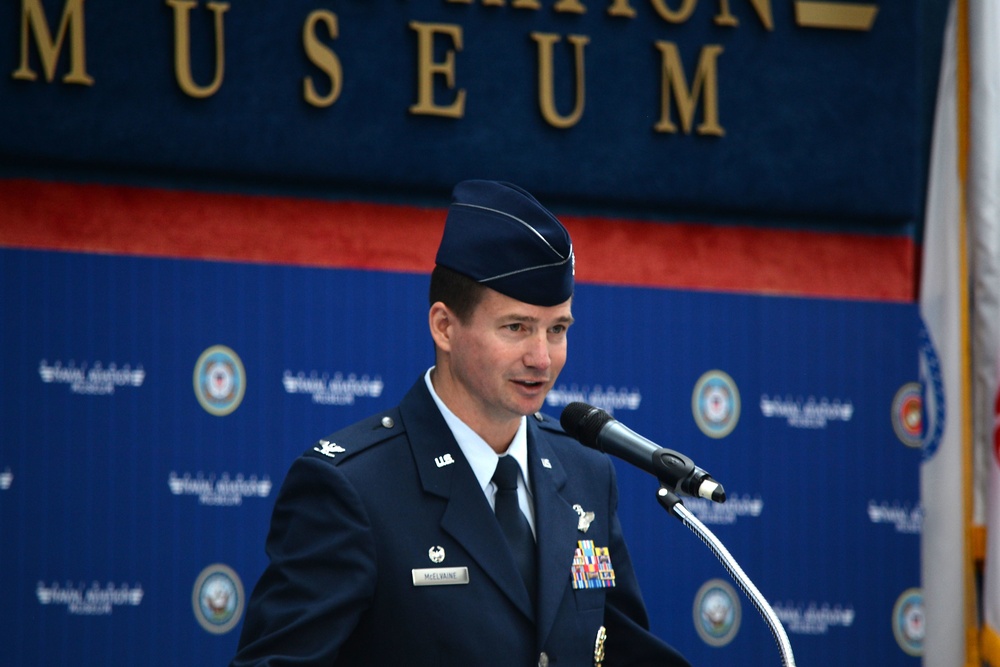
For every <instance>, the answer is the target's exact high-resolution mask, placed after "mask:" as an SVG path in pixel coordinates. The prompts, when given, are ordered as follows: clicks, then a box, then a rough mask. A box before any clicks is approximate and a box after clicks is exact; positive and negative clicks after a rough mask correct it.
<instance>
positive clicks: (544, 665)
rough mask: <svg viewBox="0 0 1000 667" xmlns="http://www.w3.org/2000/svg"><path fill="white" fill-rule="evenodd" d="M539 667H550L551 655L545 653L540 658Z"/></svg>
mask: <svg viewBox="0 0 1000 667" xmlns="http://www.w3.org/2000/svg"><path fill="white" fill-rule="evenodd" d="M538 667H549V654H548V653H546V652H545V651H542V652H541V654H540V655H539V656H538Z"/></svg>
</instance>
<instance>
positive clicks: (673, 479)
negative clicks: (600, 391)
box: [559, 402, 726, 503]
mask: <svg viewBox="0 0 1000 667" xmlns="http://www.w3.org/2000/svg"><path fill="white" fill-rule="evenodd" d="M559 423H560V424H562V427H563V430H565V431H566V432H567V433H568V434H570V435H571V436H572V437H573V438H575V439H577V440H579V441H580V442H581V443H582V444H584V445H586V446H587V447H590V448H592V449H596V450H599V451H602V452H605V453H607V454H614V455H615V456H617V457H619V458H621V459H623V460H625V461H627V462H629V463H631V464H632V465H634V466H636V467H639V468H642V469H643V470H645V471H646V472H648V473H652V474H653V475H655V476H656V477H657V478H658V479H659V480H660V482H661V483H662V484H664V485H665V486H666V487H667V488H669V489H671V490H673V491H675V492H676V493H680V494H683V495H687V496H692V497H701V498H705V499H707V500H712V501H715V502H717V503H722V502H725V501H726V492H725V490H724V489H723V488H722V485H721V484H719V483H718V482H716V481H715V480H714V479H712V476H711V475H709V474H708V473H707V472H705V471H704V470H702V469H701V468H699V467H698V466H696V465H695V464H694V462H693V461H692V460H691V459H689V458H688V457H686V456H684V455H683V454H681V453H680V452H675V451H674V450H672V449H667V448H666V447H660V446H659V445H657V444H656V443H654V442H651V441H650V440H647V439H646V438H644V437H642V436H641V435H639V434H638V433H636V432H635V431H633V430H632V429H630V428H628V427H627V426H625V425H624V424H622V423H621V422H620V421H618V420H616V419H615V418H614V417H612V416H611V415H609V414H608V413H607V412H605V411H604V410H601V409H600V408H595V407H594V406H592V405H587V404H586V403H580V402H575V403H570V404H569V405H567V406H566V407H565V408H563V412H562V416H560V417H559Z"/></svg>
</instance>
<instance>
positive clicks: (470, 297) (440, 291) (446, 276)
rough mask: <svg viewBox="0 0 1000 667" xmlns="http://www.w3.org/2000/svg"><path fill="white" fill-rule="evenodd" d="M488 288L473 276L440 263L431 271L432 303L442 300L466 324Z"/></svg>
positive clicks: (430, 296)
mask: <svg viewBox="0 0 1000 667" xmlns="http://www.w3.org/2000/svg"><path fill="white" fill-rule="evenodd" d="M487 289H489V288H488V287H485V286H484V285H480V284H479V283H477V282H476V281H475V280H473V279H472V278H467V277H465V276H463V275H462V274H461V273H458V272H456V271H452V270H451V269H449V268H446V267H443V266H440V265H438V266H435V267H434V270H433V271H431V289H430V295H429V299H430V305H434V304H435V303H437V302H438V301H440V302H441V303H443V304H444V305H446V306H448V308H449V309H450V310H451V312H453V313H455V317H457V318H458V320H459V321H460V322H462V323H463V324H464V323H466V322H468V321H469V320H470V319H471V318H472V313H473V312H475V310H476V306H478V305H479V302H480V301H482V300H483V296H484V295H485V294H486V290H487Z"/></svg>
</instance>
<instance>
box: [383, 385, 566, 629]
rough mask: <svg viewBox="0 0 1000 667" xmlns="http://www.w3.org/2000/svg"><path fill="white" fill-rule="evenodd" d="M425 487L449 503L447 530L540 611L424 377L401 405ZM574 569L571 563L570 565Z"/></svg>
mask: <svg viewBox="0 0 1000 667" xmlns="http://www.w3.org/2000/svg"><path fill="white" fill-rule="evenodd" d="M399 411H400V416H401V418H402V420H403V425H404V427H405V428H406V433H407V436H408V438H409V441H410V448H411V450H412V452H413V460H414V462H415V464H416V467H417V470H418V472H419V475H420V481H421V484H422V485H423V487H424V491H426V492H427V493H432V494H434V495H437V496H440V497H441V498H444V499H445V500H446V501H447V506H446V508H445V511H444V513H443V514H442V516H441V528H442V530H444V531H445V532H446V533H448V534H449V535H451V536H452V537H453V538H454V539H455V541H457V542H458V543H459V544H461V545H462V547H463V548H464V549H465V550H466V551H468V553H469V555H470V556H472V558H473V560H475V561H476V563H477V564H478V565H479V566H480V567H481V568H482V569H483V571H484V572H486V574H487V576H489V577H490V579H492V580H493V582H494V583H495V584H496V585H497V587H498V588H499V589H500V590H501V591H503V592H504V594H505V595H506V596H507V597H509V598H510V600H511V601H512V602H513V603H514V604H515V605H516V606H517V607H518V608H519V609H520V610H521V611H522V612H523V613H524V615H525V616H527V617H528V618H529V619H534V617H535V612H534V609H532V606H531V600H530V598H529V597H528V590H527V589H526V588H525V586H524V583H523V580H522V579H521V574H520V573H519V572H518V570H517V567H516V566H515V565H514V560H513V557H512V556H511V554H510V547H509V546H508V545H507V540H506V538H505V537H504V535H503V533H502V532H501V530H500V524H499V523H497V520H496V516H495V515H494V514H493V511H492V509H490V504H489V502H488V501H487V500H486V496H485V495H484V494H483V490H482V489H481V488H480V486H479V483H478V481H477V480H476V477H475V475H473V474H472V469H471V468H470V467H469V464H468V461H466V459H465V457H464V456H463V455H462V450H461V448H460V447H459V446H458V443H457V442H456V441H455V438H454V436H452V434H451V430H450V429H449V428H448V425H447V423H445V421H444V417H442V416H441V412H440V411H439V410H438V408H437V406H436V405H435V404H434V399H433V398H431V395H430V392H428V391H427V387H426V385H425V384H424V380H423V378H421V379H420V380H418V381H417V384H416V385H414V386H413V388H412V389H411V390H410V391H409V392H408V393H407V394H406V396H405V397H404V398H403V400H402V402H401V403H400V405H399ZM567 568H568V566H567Z"/></svg>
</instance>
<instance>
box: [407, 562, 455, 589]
mask: <svg viewBox="0 0 1000 667" xmlns="http://www.w3.org/2000/svg"><path fill="white" fill-rule="evenodd" d="M412 573H413V585H414V586H452V585H455V584H467V583H469V568H467V567H425V568H415V569H413V570H412Z"/></svg>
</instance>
